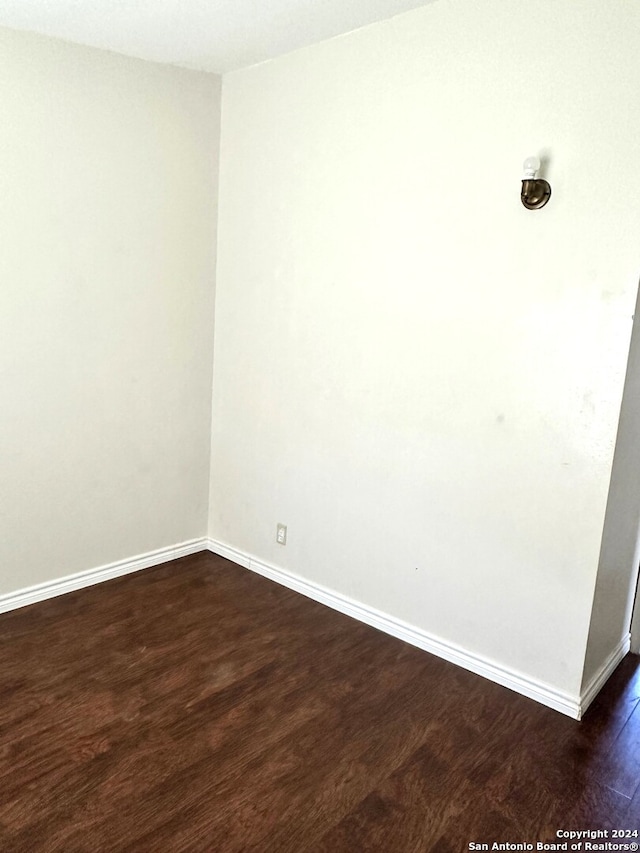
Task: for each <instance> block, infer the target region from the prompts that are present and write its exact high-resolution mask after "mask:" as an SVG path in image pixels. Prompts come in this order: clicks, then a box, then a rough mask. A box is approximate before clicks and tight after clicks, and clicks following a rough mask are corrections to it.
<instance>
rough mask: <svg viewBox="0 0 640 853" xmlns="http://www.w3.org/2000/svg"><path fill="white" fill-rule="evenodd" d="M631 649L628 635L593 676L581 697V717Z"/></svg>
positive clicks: (629, 635)
mask: <svg viewBox="0 0 640 853" xmlns="http://www.w3.org/2000/svg"><path fill="white" fill-rule="evenodd" d="M630 649H631V634H626V636H624V637H623V638H622V639H621V640H620V642H619V643H618V645H617V646H616V647H615V649H613V651H612V652H611V654H610V655H609V657H608V658H607V659H606V661H605V662H604V663H603V664H602V666H601V667H600V669H599V670H598V672H596V674H595V675H594V676H593V678H592V679H591V680H590V681H589V684H588V685H587V687H586V688H585V689H584V690H583V691H582V695H581V697H580V716H582V715H583V714H584V712H585V711H586V710H587V708H588V707H589V705H590V704H591V703H592V702H593V700H594V699H595V698H596V696H597V695H598V693H599V692H600V690H601V689H602V687H604V684H605V682H606V681H607V679H608V678H609V676H610V675H611V674H612V673H613V671H614V669H615V668H616V667H617V666H618V664H619V663H620V661H621V660H622V659H623V658H624V656H625V655H626V654H627V653H628V652H629V651H630Z"/></svg>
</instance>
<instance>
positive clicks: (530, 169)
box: [522, 157, 540, 181]
mask: <svg viewBox="0 0 640 853" xmlns="http://www.w3.org/2000/svg"><path fill="white" fill-rule="evenodd" d="M522 168H523V170H524V175H523V176H522V180H523V181H532V180H534V179H535V176H536V172H537V171H538V169H539V168H540V160H539V159H538V157H527V159H526V160H525V161H524V164H523V166H522Z"/></svg>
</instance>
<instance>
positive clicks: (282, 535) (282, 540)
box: [276, 524, 287, 545]
mask: <svg viewBox="0 0 640 853" xmlns="http://www.w3.org/2000/svg"><path fill="white" fill-rule="evenodd" d="M276 542H277V543H278V545H286V544H287V525H286V524H279V525H278V526H277V527H276Z"/></svg>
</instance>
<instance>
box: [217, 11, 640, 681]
mask: <svg viewBox="0 0 640 853" xmlns="http://www.w3.org/2000/svg"><path fill="white" fill-rule="evenodd" d="M639 34H640V7H637V6H635V5H634V4H630V3H624V4H614V5H611V4H608V5H607V4H604V3H602V2H601V0H586V2H584V3H581V4H576V3H574V2H572V0H526V2H525V0H513V2H509V3H504V2H502V0H487V2H485V3H475V2H471V0H440V2H438V3H435V4H432V5H430V6H427V7H425V8H423V9H420V10H417V11H415V12H411V13H408V14H406V15H403V16H399V17H397V18H395V19H393V20H391V21H388V22H385V23H381V24H378V25H373V26H371V27H369V28H367V29H365V30H361V31H358V32H356V33H352V34H350V35H348V36H345V37H343V38H339V39H335V40H333V41H330V42H326V43H323V44H320V45H317V46H315V47H312V48H308V49H305V50H302V51H299V52H297V53H294V54H291V55H289V56H286V57H283V58H280V59H278V60H275V61H272V62H268V63H265V64H263V65H260V66H256V67H253V68H250V69H246V70H243V71H239V72H236V73H232V74H230V75H227V76H226V77H225V78H224V83H223V130H222V141H221V185H220V226H219V258H218V268H217V275H218V282H217V288H218V290H217V300H216V339H215V356H214V413H215V417H214V421H213V439H212V480H211V510H210V533H211V535H212V536H213V537H215V538H216V539H218V540H220V541H223V542H226V543H228V544H230V545H232V546H234V547H236V548H238V549H240V550H242V551H245V552H249V553H251V554H254V555H255V556H257V557H258V558H260V559H262V560H264V561H266V562H269V563H271V564H275V565H278V566H281V567H283V568H285V569H289V570H291V571H294V572H296V573H298V574H300V575H302V576H304V577H306V578H308V579H310V580H312V581H314V582H316V583H320V584H323V585H325V586H327V587H330V588H332V589H334V590H336V591H338V592H340V593H343V594H346V595H348V596H351V597H353V598H355V599H357V600H359V601H361V602H363V603H365V604H367V605H369V606H372V607H376V608H379V609H380V610H383V611H385V612H387V613H389V614H391V615H393V616H395V617H397V618H400V619H403V620H405V621H407V622H409V623H411V624H413V625H415V626H417V627H418V628H422V629H423V630H426V631H428V632H431V633H432V634H436V635H438V636H440V637H442V638H443V639H445V640H447V641H449V642H453V643H457V644H459V645H461V646H463V647H464V648H466V649H467V650H469V651H472V652H475V653H477V654H479V655H483V656H485V657H487V658H490V659H492V660H494V661H496V662H498V663H500V664H502V665H504V666H507V667H510V668H512V669H515V670H517V671H520V672H522V673H524V674H526V675H527V676H528V677H531V678H536V679H539V680H541V681H543V682H545V683H547V684H548V685H550V686H553V687H556V688H559V689H563V690H567V691H572V692H574V693H577V691H578V690H579V687H580V682H581V676H582V670H583V664H584V657H585V649H586V643H587V634H588V628H589V620H590V613H591V606H592V601H593V594H594V587H595V581H596V572H597V567H598V554H599V549H600V540H601V535H602V530H603V520H604V515H605V506H606V500H607V492H608V485H609V478H610V474H611V468H612V458H613V448H614V442H615V436H616V427H617V421H618V414H619V409H620V402H621V396H622V388H623V381H624V376H625V365H626V358H627V352H628V348H629V340H630V334H631V315H632V313H633V306H634V300H635V296H636V289H637V280H638V271H639V269H640V252H639V243H638V234H639V233H640V196H639V195H638V194H637V193H636V192H634V191H633V188H634V187H636V186H639V185H640V161H639V160H638V157H637V141H638V139H639V138H640V111H638V109H637V103H636V101H637V92H638V88H639V85H640V49H639V48H640V36H639ZM530 154H540V155H542V156H543V159H545V160H546V162H547V167H546V173H547V176H548V178H549V179H550V181H551V184H552V186H553V196H552V198H551V202H550V203H549V205H548V206H547V207H546V208H545V209H544V210H542V211H538V212H529V211H526V210H525V209H524V208H523V207H522V206H521V204H520V200H519V191H520V171H521V164H522V161H523V160H524V158H525V157H526V156H528V155H530ZM278 521H280V522H283V523H286V524H288V525H289V543H288V545H287V546H286V548H282V547H281V546H278V545H276V544H275V526H276V522H278Z"/></svg>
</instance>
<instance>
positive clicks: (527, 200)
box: [520, 157, 551, 210]
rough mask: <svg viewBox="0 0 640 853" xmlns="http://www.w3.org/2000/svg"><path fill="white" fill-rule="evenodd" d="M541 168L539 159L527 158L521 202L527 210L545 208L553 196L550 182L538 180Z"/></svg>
mask: <svg viewBox="0 0 640 853" xmlns="http://www.w3.org/2000/svg"><path fill="white" fill-rule="evenodd" d="M539 168H540V160H539V159H538V158H537V157H527V159H526V160H525V161H524V166H523V169H524V174H523V176H522V192H521V193H520V200H521V201H522V203H523V204H524V206H525V207H526V208H527V210H538V209H539V208H540V207H544V206H545V204H546V203H547V202H548V201H549V197H550V196H551V187H550V186H549V182H548V181H545V180H544V179H543V178H536V172H537V171H538V169H539Z"/></svg>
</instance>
